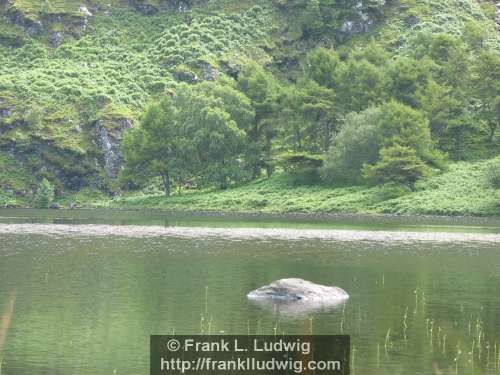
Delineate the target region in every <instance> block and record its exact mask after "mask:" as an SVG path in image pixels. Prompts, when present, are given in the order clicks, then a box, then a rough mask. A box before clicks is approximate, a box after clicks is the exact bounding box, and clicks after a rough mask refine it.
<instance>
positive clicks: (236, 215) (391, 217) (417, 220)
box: [0, 207, 500, 228]
mask: <svg viewBox="0 0 500 375" xmlns="http://www.w3.org/2000/svg"><path fill="white" fill-rule="evenodd" d="M6 211H11V212H12V211H21V212H28V211H32V213H33V211H35V212H39V213H42V212H43V213H48V214H49V215H48V216H49V217H50V216H57V215H55V214H56V213H64V215H63V216H66V215H67V214H68V213H77V212H93V213H98V212H106V213H109V214H111V215H113V214H116V215H119V214H124V213H137V214H141V213H142V214H154V215H155V216H158V217H159V218H161V217H165V218H168V217H172V218H177V219H221V220H242V221H264V222H273V221H290V222H299V223H311V224H313V223H347V224H356V223H359V224H369V223H370V222H373V223H374V224H376V223H377V221H383V222H384V224H399V225H404V224H405V223H407V225H416V224H418V226H421V225H429V226H432V225H437V226H446V225H450V226H461V225H463V226H466V227H471V226H474V225H481V224H484V225H487V226H490V227H492V228H495V227H498V228H500V216H481V215H477V216H475V215H429V214H390V213H387V214H386V213H383V214H380V213H322V212H317V213H314V212H261V211H221V210H174V209H164V208H154V207H153V208H147V207H143V208H141V207H138V208H130V207H96V208H93V207H78V208H74V209H70V208H67V207H61V208H58V209H37V208H31V207H22V208H0V217H2V215H1V213H2V212H6ZM43 217H47V215H43ZM153 218H154V217H153Z"/></svg>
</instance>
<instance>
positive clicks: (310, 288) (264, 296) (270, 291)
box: [247, 279, 349, 304]
mask: <svg viewBox="0 0 500 375" xmlns="http://www.w3.org/2000/svg"><path fill="white" fill-rule="evenodd" d="M247 297H248V298H249V299H251V300H270V301H276V302H281V303H290V302H300V303H307V302H311V303H315V304H317V303H331V302H333V303H338V302H342V301H345V300H347V299H348V298H349V294H347V292H346V291H345V290H343V289H341V288H338V287H336V286H324V285H318V284H314V283H312V282H310V281H306V280H302V279H282V280H278V281H275V282H273V283H271V284H269V285H266V286H263V287H262V288H259V289H256V290H254V291H252V292H250V293H248V295H247Z"/></svg>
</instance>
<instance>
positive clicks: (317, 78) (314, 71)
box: [304, 48, 340, 88]
mask: <svg viewBox="0 0 500 375" xmlns="http://www.w3.org/2000/svg"><path fill="white" fill-rule="evenodd" d="M339 63H340V59H339V56H338V54H337V53H336V52H335V51H334V50H333V49H327V48H316V49H315V50H313V51H311V52H309V54H308V55H307V58H306V64H305V67H304V68H305V69H304V70H305V72H306V76H307V78H309V79H312V80H313V81H314V82H316V83H317V84H318V85H321V86H325V87H328V88H334V86H335V81H334V77H335V70H336V69H337V66H338V64H339Z"/></svg>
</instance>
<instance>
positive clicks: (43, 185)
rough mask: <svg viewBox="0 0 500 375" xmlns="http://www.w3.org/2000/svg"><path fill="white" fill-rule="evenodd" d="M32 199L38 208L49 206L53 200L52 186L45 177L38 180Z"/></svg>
mask: <svg viewBox="0 0 500 375" xmlns="http://www.w3.org/2000/svg"><path fill="white" fill-rule="evenodd" d="M34 201H35V203H36V206H37V207H38V208H49V206H50V205H51V203H52V202H53V201H54V186H53V185H52V184H51V183H50V182H49V181H48V180H47V179H46V178H44V179H43V180H42V181H41V182H40V185H39V186H38V189H37V191H36V195H35V197H34Z"/></svg>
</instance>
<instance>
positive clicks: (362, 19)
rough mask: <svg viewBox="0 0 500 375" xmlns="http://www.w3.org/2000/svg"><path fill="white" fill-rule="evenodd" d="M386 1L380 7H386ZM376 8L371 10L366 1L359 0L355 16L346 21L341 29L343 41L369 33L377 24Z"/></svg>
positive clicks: (355, 8)
mask: <svg viewBox="0 0 500 375" xmlns="http://www.w3.org/2000/svg"><path fill="white" fill-rule="evenodd" d="M385 5H386V1H385V0H381V1H380V4H379V7H382V6H385ZM375 9H376V8H371V7H370V6H369V4H366V1H363V0H358V2H357V3H356V4H355V6H354V10H355V14H354V16H351V17H349V18H347V19H345V20H344V22H343V23H342V26H341V27H340V33H341V35H342V37H343V39H349V38H351V37H352V36H354V35H356V34H360V33H364V32H367V31H369V30H370V29H371V28H372V27H373V26H374V25H375V23H376V22H377V12H376V10H375Z"/></svg>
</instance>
